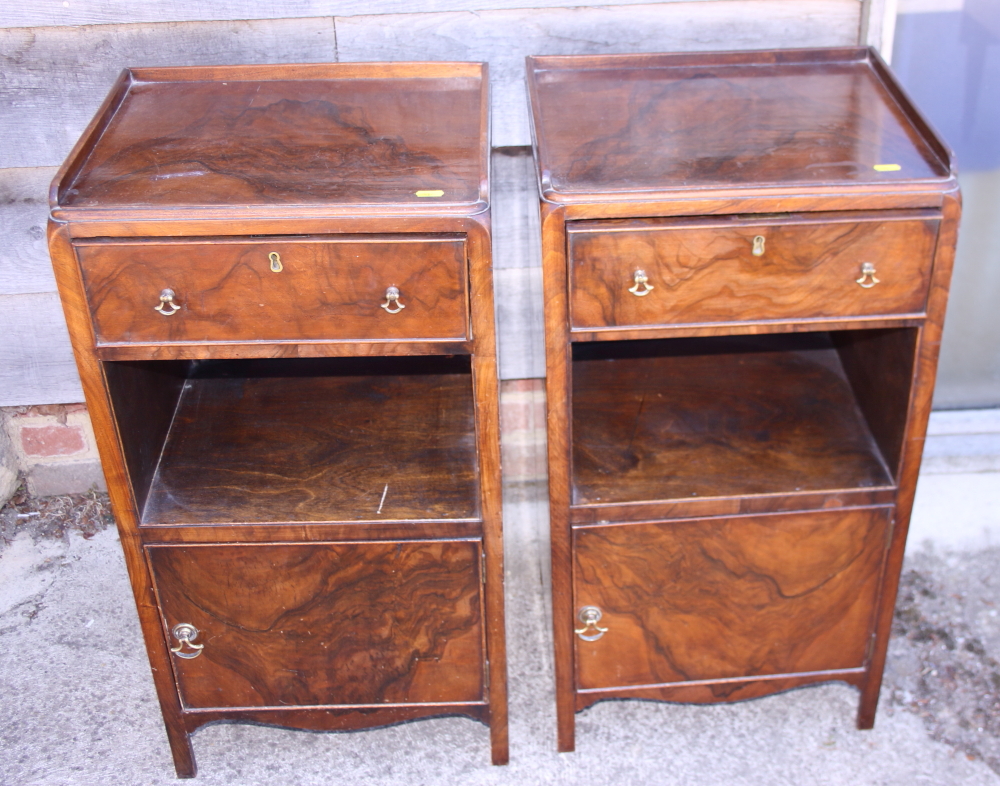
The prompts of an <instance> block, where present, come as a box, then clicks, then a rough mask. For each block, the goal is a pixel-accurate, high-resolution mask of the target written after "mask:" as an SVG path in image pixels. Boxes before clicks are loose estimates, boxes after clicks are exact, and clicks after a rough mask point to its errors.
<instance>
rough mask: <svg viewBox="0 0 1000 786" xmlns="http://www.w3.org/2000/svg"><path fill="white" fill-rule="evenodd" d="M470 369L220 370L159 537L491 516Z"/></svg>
mask: <svg viewBox="0 0 1000 786" xmlns="http://www.w3.org/2000/svg"><path fill="white" fill-rule="evenodd" d="M468 368H469V367H468V360H467V359H466V358H455V359H454V360H447V359H440V360H437V361H436V362H435V360H434V359H432V358H427V359H422V358H386V359H381V358H366V359H357V360H351V359H349V358H339V359H334V360H330V361H323V360H316V361H311V362H310V361H308V360H301V361H292V360H285V361H282V362H280V363H279V362H267V361H259V362H255V361H229V362H227V361H206V362H205V363H204V364H202V365H201V367H200V369H199V370H198V373H197V374H196V376H194V377H193V378H191V379H189V380H188V382H187V383H186V384H185V388H184V391H183V392H182V394H181V398H180V402H179V404H178V406H177V412H176V414H175V415H174V418H173V423H172V425H171V429H170V433H169V435H168V436H167V439H166V443H165V444H164V446H163V453H162V457H161V458H160V463H159V467H158V469H157V472H156V475H155V477H154V478H153V481H152V486H151V488H150V490H149V495H148V501H147V503H146V507H145V510H144V512H143V516H142V521H143V524H145V525H176V524H203V523H241V522H258V523H268V522H275V523H282V522H310V521H314V522H323V521H352V520H356V521H369V520H371V521H379V520H383V521H391V520H402V519H425V520H426V519H441V518H444V519H448V518H458V519H463V518H464V519H471V518H478V517H479V500H478V485H479V481H478V477H477V476H478V472H477V457H476V453H477V451H476V427H475V415H474V407H473V393H472V379H471V377H470V375H469V371H468Z"/></svg>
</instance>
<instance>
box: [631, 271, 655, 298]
mask: <svg viewBox="0 0 1000 786" xmlns="http://www.w3.org/2000/svg"><path fill="white" fill-rule="evenodd" d="M633 280H634V281H635V283H634V284H633V285H632V286H630V287H629V288H628V291H629V292H631V293H632V294H633V295H635V296H636V297H645V296H646V295H648V294H649V293H650V292H652V291H653V289H655V287H654V286H653V285H652V284H649V283H647V282H648V281H649V279H648V278H647V277H646V271H645V270H637V271H635V276H633ZM639 287H642V289H640V288H639Z"/></svg>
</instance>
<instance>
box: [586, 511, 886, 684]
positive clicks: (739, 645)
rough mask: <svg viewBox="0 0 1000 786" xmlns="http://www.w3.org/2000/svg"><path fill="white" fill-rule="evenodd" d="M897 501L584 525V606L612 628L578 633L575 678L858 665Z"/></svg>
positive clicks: (658, 678) (698, 675)
mask: <svg viewBox="0 0 1000 786" xmlns="http://www.w3.org/2000/svg"><path fill="white" fill-rule="evenodd" d="M890 511H891V508H888V507H886V508H874V509H849V510H837V511H822V512H812V513H794V514H777V515H767V516H746V517H734V518H720V519H695V520H686V521H677V522H671V523H651V524H637V525H612V526H601V527H592V528H587V529H580V530H576V532H575V533H574V534H575V541H576V542H575V555H576V559H575V568H574V583H575V587H574V591H575V601H576V609H577V610H578V611H579V610H580V609H581V608H583V607H585V606H597V607H598V608H599V609H600V610H601V612H602V617H601V619H600V622H599V625H600V626H601V627H603V628H607V632H606V633H604V634H603V635H602V636H601V637H600V638H599V639H597V640H596V641H584V640H582V639H581V638H580V637H579V636H578V637H576V640H575V643H576V664H577V665H576V682H577V687H578V688H581V689H594V688H612V687H621V686H635V685H656V684H662V683H676V682H687V681H691V680H715V679H733V678H740V677H753V676H761V675H771V674H791V673H800V672H814V671H826V670H835V669H853V668H860V667H862V666H863V665H864V662H865V658H866V650H867V646H868V641H869V636H870V632H871V626H872V609H873V608H874V603H875V598H876V595H877V592H878V582H879V577H880V576H881V564H882V559H883V555H884V553H885V546H886V538H887V533H888V527H889V520H890ZM575 622H576V625H577V627H578V628H580V627H581V623H580V622H579V621H576V620H575ZM592 632H593V631H592Z"/></svg>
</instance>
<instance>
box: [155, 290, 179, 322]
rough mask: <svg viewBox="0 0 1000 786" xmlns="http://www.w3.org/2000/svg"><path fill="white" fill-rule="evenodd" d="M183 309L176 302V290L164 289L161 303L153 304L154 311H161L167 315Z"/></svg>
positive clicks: (169, 315) (161, 294)
mask: <svg viewBox="0 0 1000 786" xmlns="http://www.w3.org/2000/svg"><path fill="white" fill-rule="evenodd" d="M180 310H181V307H180V306H178V305H177V304H176V303H175V302H174V290H172V289H164V290H163V291H162V292H161V293H160V303H159V305H156V306H153V311H159V312H160V313H161V314H163V316H165V317H171V316H173V315H174V314H176V313H177V312H178V311H180Z"/></svg>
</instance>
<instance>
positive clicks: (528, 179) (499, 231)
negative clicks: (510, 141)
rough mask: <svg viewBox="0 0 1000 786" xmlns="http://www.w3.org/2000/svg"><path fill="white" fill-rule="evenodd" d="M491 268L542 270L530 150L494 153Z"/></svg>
mask: <svg viewBox="0 0 1000 786" xmlns="http://www.w3.org/2000/svg"><path fill="white" fill-rule="evenodd" d="M490 186H491V192H492V193H491V197H490V201H491V205H492V208H493V267H494V268H510V267H541V264H542V233H541V229H540V227H539V223H538V220H539V219H538V187H537V186H536V184H535V165H534V162H533V161H532V158H531V148H529V147H506V148H501V149H499V150H495V151H494V152H493V176H492V179H491V181H490Z"/></svg>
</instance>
